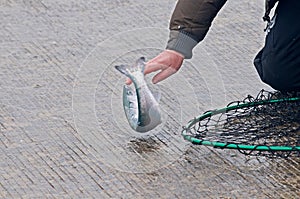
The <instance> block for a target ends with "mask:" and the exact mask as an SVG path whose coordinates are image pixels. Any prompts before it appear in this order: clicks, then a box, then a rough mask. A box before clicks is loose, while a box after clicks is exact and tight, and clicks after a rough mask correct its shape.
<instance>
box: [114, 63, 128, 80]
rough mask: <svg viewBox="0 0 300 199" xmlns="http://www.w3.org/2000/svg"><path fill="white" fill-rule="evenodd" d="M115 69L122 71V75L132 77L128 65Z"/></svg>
mask: <svg viewBox="0 0 300 199" xmlns="http://www.w3.org/2000/svg"><path fill="white" fill-rule="evenodd" d="M115 68H116V69H117V70H118V71H120V72H121V73H122V74H124V75H126V76H127V77H129V78H130V77H131V75H130V71H129V70H128V68H130V66H127V65H119V66H115Z"/></svg>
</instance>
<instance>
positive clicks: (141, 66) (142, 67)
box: [135, 57, 146, 73]
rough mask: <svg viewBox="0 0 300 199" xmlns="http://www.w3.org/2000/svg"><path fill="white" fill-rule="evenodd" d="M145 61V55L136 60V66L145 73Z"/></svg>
mask: <svg viewBox="0 0 300 199" xmlns="http://www.w3.org/2000/svg"><path fill="white" fill-rule="evenodd" d="M145 62H146V59H145V57H140V58H139V59H138V60H137V61H136V62H135V67H136V68H137V69H138V70H140V71H141V72H142V73H144V70H145Z"/></svg>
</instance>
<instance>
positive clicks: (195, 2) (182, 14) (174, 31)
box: [167, 0, 226, 59]
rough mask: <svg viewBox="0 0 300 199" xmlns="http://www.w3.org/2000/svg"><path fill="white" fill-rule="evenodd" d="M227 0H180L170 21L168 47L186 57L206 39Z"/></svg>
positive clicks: (190, 55)
mask: <svg viewBox="0 0 300 199" xmlns="http://www.w3.org/2000/svg"><path fill="white" fill-rule="evenodd" d="M225 2H226V0H178V2H177V5H176V7H175V10H174V12H173V15H172V17H171V21H170V27H169V29H170V35H169V41H168V44H167V49H169V50H175V51H177V52H179V53H181V54H183V55H184V57H185V58H186V59H189V58H191V57H192V49H193V48H194V47H195V46H196V45H197V44H198V43H199V42H200V41H202V40H203V39H204V37H205V35H206V33H207V31H208V30H209V27H210V26H211V23H212V21H213V19H214V18H215V16H216V15H217V13H218V12H219V10H220V9H221V8H222V6H223V5H224V4H225Z"/></svg>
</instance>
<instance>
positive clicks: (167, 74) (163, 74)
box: [152, 67, 177, 84]
mask: <svg viewBox="0 0 300 199" xmlns="http://www.w3.org/2000/svg"><path fill="white" fill-rule="evenodd" d="M176 72H177V70H175V69H174V68H171V67H169V68H167V69H165V70H163V71H161V72H160V73H158V74H156V75H155V76H154V77H153V79H152V82H153V84H156V83H158V82H160V81H163V80H164V79H166V78H168V77H170V76H171V75H173V74H174V73H176Z"/></svg>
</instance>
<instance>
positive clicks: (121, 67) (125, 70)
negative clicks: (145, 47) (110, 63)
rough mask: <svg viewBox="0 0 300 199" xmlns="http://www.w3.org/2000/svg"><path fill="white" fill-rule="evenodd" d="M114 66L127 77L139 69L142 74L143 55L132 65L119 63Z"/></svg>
mask: <svg viewBox="0 0 300 199" xmlns="http://www.w3.org/2000/svg"><path fill="white" fill-rule="evenodd" d="M115 68H116V69H117V70H118V71H120V72H121V73H122V74H124V75H126V76H127V77H129V78H131V76H132V73H133V72H136V71H140V72H142V73H143V74H144V70H145V57H140V58H139V59H138V60H137V61H136V62H135V64H134V65H132V66H129V65H119V66H115Z"/></svg>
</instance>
